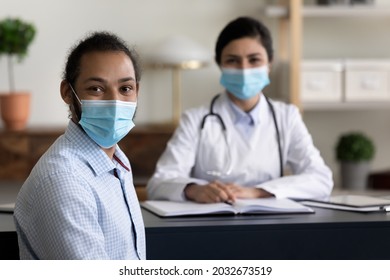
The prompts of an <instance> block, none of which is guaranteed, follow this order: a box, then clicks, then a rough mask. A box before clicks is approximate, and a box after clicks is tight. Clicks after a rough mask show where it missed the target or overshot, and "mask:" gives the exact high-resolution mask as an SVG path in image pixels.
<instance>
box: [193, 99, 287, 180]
mask: <svg viewBox="0 0 390 280" xmlns="http://www.w3.org/2000/svg"><path fill="white" fill-rule="evenodd" d="M219 96H220V94H217V95H216V96H214V97H213V99H212V100H211V103H210V111H209V113H208V114H206V115H204V116H203V118H202V122H201V124H200V129H201V130H202V129H203V128H204V124H205V122H206V119H207V118H208V117H210V116H214V117H216V118H217V119H218V121H219V123H220V124H221V127H222V130H223V131H226V125H225V122H224V121H223V119H222V117H221V115H220V114H218V113H215V112H214V103H215V101H216V100H217V99H218V97H219ZM263 96H264V97H265V100H267V103H268V106H269V108H270V110H271V114H272V118H273V120H274V125H275V130H276V137H277V142H278V150H279V167H280V177H283V175H284V174H283V155H282V144H281V140H280V132H279V126H278V122H277V120H276V114H275V110H274V106H273V105H272V103H271V101H270V100H269V98H268V97H266V96H265V95H263Z"/></svg>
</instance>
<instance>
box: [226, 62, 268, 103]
mask: <svg viewBox="0 0 390 280" xmlns="http://www.w3.org/2000/svg"><path fill="white" fill-rule="evenodd" d="M220 83H221V85H222V86H223V87H225V89H226V90H227V91H228V92H230V93H231V94H233V95H234V96H235V97H237V98H238V99H242V100H246V99H249V98H251V97H254V96H255V95H256V94H258V93H260V92H261V91H262V90H263V89H264V88H265V87H266V86H267V85H269V83H270V80H269V77H268V66H267V65H264V66H262V67H258V68H246V69H235V68H222V75H221V80H220Z"/></svg>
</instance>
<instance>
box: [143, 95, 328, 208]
mask: <svg viewBox="0 0 390 280" xmlns="http://www.w3.org/2000/svg"><path fill="white" fill-rule="evenodd" d="M228 102H230V101H229V100H228V96H227V94H226V93H224V94H222V95H221V96H220V97H219V98H218V99H217V101H216V103H215V105H214V112H217V113H218V114H220V116H221V117H222V119H223V121H224V123H225V125H226V135H227V137H226V139H227V142H228V145H226V144H225V140H224V138H223V134H222V128H221V125H220V123H219V122H218V120H217V118H216V117H208V118H207V120H206V122H205V126H204V129H203V131H201V128H200V126H201V121H202V118H203V117H204V116H205V115H206V114H207V113H209V107H210V105H209V104H206V105H205V106H202V107H200V108H194V109H190V110H188V111H186V112H185V113H184V114H183V116H182V118H181V120H180V123H179V126H178V128H177V129H176V131H175V133H174V134H173V136H172V138H171V139H170V140H169V142H168V144H167V147H166V149H165V151H164V153H163V154H162V155H161V157H160V159H159V161H158V163H157V166H156V171H155V173H154V175H153V176H152V178H151V179H150V180H149V182H148V184H147V190H148V198H149V199H167V200H175V201H182V200H185V197H184V194H183V190H184V188H185V187H186V185H187V184H189V183H198V184H205V183H207V182H210V181H212V180H215V179H218V180H220V181H222V182H232V183H236V184H239V185H242V186H248V187H258V188H262V189H264V190H266V191H268V192H270V193H272V194H274V195H275V196H276V197H281V198H282V197H288V198H299V199H302V198H316V199H324V198H326V197H327V196H329V195H330V193H331V190H332V187H333V179H332V172H331V170H330V169H329V168H328V167H327V166H326V165H325V163H324V161H323V159H322V158H321V156H320V153H319V151H318V149H317V148H315V147H314V145H313V141H312V138H311V135H310V134H309V132H308V130H307V128H306V126H305V124H304V123H303V121H302V118H301V115H300V112H299V111H298V109H297V108H296V107H295V106H294V105H288V104H285V103H283V102H278V101H273V100H271V102H272V104H273V107H274V110H275V114H276V119H277V122H278V126H279V130H280V140H281V146H282V154H283V164H284V166H289V167H290V170H291V173H292V175H287V176H284V177H280V164H279V152H278V144H277V137H276V129H275V125H274V122H273V118H272V113H271V110H270V107H269V105H268V104H267V101H266V100H265V98H264V96H261V98H260V104H259V105H260V110H259V113H260V116H259V120H260V121H259V123H257V124H256V127H255V129H254V132H253V134H252V136H251V137H250V138H249V139H247V138H246V137H244V136H243V135H242V134H241V133H240V132H239V130H237V128H236V127H235V125H234V122H233V117H234V115H233V111H232V108H231V106H229V104H228ZM201 139H202V140H201ZM229 151H230V158H231V164H229ZM228 167H231V168H230V169H231V171H230V172H228ZM210 171H219V173H221V174H218V175H219V176H215V175H213V174H207V173H210ZM214 173H215V172H214Z"/></svg>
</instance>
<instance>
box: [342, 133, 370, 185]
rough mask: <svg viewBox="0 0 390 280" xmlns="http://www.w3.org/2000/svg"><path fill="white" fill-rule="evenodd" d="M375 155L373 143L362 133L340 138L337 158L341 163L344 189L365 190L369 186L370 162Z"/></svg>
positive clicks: (349, 134)
mask: <svg viewBox="0 0 390 280" xmlns="http://www.w3.org/2000/svg"><path fill="white" fill-rule="evenodd" d="M374 155H375V146H374V144H373V141H372V140H371V139H370V138H369V137H368V136H366V135H365V134H363V133H361V132H350V133H346V134H343V135H341V136H340V137H339V139H338V142H337V145H336V157H337V160H338V161H339V162H340V167H341V168H340V171H341V185H342V187H343V188H348V189H355V190H363V189H365V188H366V185H367V176H368V173H369V171H370V162H371V160H372V159H373V158H374Z"/></svg>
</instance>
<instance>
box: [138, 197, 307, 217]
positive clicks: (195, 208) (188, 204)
mask: <svg viewBox="0 0 390 280" xmlns="http://www.w3.org/2000/svg"><path fill="white" fill-rule="evenodd" d="M141 206H142V207H143V208H145V209H147V210H149V211H151V212H153V213H155V214H157V215H159V216H161V217H174V216H189V215H211V214H282V213H283V214H284V213H314V211H313V210H312V209H311V208H310V207H307V206H305V205H302V204H300V203H298V202H295V201H293V200H290V199H285V198H283V199H276V198H261V199H237V200H236V202H235V203H233V204H232V205H230V204H227V203H196V202H192V201H184V202H175V201H166V200H147V201H144V202H142V203H141Z"/></svg>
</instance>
